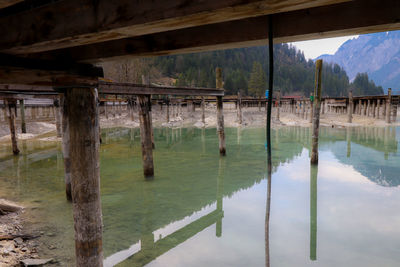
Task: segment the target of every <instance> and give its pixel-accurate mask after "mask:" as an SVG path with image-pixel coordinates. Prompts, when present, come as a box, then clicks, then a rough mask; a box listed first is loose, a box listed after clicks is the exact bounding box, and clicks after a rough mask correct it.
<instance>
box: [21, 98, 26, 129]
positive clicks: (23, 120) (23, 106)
mask: <svg viewBox="0 0 400 267" xmlns="http://www.w3.org/2000/svg"><path fill="white" fill-rule="evenodd" d="M19 109H20V113H21V132H22V133H26V123H25V104H24V100H23V99H21V100H20V101H19Z"/></svg>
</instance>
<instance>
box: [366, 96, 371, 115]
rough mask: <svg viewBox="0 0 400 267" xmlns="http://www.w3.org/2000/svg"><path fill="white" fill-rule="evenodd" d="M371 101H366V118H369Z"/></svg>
mask: <svg viewBox="0 0 400 267" xmlns="http://www.w3.org/2000/svg"><path fill="white" fill-rule="evenodd" d="M370 113H371V100H370V99H368V100H367V117H369V116H370V115H371V114H370Z"/></svg>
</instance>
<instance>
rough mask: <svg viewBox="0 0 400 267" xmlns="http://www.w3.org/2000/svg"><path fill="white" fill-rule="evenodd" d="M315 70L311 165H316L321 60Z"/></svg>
mask: <svg viewBox="0 0 400 267" xmlns="http://www.w3.org/2000/svg"><path fill="white" fill-rule="evenodd" d="M315 65H316V70H315V89H314V95H315V98H314V113H313V124H312V126H313V132H312V150H311V164H318V136H319V116H320V109H321V83H322V81H321V77H322V60H321V59H319V60H317V62H316V64H315Z"/></svg>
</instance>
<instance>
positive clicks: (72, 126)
mask: <svg viewBox="0 0 400 267" xmlns="http://www.w3.org/2000/svg"><path fill="white" fill-rule="evenodd" d="M65 101H66V105H67V110H68V125H69V136H70V159H71V189H72V207H73V217H74V229H75V254H76V266H77V267H83V266H100V267H101V266H103V248H102V232H103V223H102V213H101V203H100V169H99V126H98V123H99V118H98V112H97V108H98V107H97V100H96V96H95V90H94V89H92V88H91V89H88V88H72V89H68V91H67V92H66V94H65Z"/></svg>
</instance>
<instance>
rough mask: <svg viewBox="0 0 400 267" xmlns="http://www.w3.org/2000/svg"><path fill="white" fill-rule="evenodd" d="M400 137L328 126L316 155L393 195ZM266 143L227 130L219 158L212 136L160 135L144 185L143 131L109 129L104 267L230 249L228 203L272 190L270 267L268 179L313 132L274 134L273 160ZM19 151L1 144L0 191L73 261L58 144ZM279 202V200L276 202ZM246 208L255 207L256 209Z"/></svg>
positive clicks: (313, 243) (103, 153) (255, 133)
mask: <svg viewBox="0 0 400 267" xmlns="http://www.w3.org/2000/svg"><path fill="white" fill-rule="evenodd" d="M396 131H397V129H396V128H392V127H387V128H349V129H347V130H346V129H332V128H322V129H321V134H320V150H321V151H322V152H323V151H327V152H329V153H332V155H334V157H335V158H336V159H337V160H338V161H339V162H341V163H343V164H347V165H351V166H352V167H353V168H354V169H355V170H356V171H358V172H359V173H361V174H362V175H364V176H365V177H366V178H368V179H369V180H370V181H372V182H374V183H375V184H377V185H379V186H384V187H394V186H397V185H400V178H399V176H398V167H397V165H398V155H397V154H398V153H397V150H398V148H397V136H396ZM264 136H265V132H264V129H241V128H235V129H226V138H227V149H228V150H229V155H228V156H227V157H226V158H220V157H219V155H218V139H217V136H216V133H215V129H195V128H188V129H182V128H178V129H169V128H163V129H156V130H155V132H154V138H155V142H156V149H155V151H154V159H155V166H156V173H155V175H156V177H155V179H154V181H146V180H145V179H143V176H142V167H141V151H140V133H139V130H138V129H125V128H115V129H105V130H103V132H102V139H103V144H102V146H101V149H100V161H101V165H100V166H101V191H102V207H103V217H104V239H103V243H104V251H105V256H106V259H105V265H106V266H113V265H114V264H119V266H144V265H146V264H150V263H152V262H153V261H157V260H159V258H160V257H161V255H166V254H168V253H167V252H168V251H174V250H176V249H177V248H178V247H179V246H180V245H181V244H184V243H185V244H187V243H190V242H191V240H199V241H198V242H201V240H207V242H206V243H204V244H203V245H204V246H207V245H210V246H211V247H213V246H217V244H220V243H221V242H222V241H218V240H220V239H222V240H223V242H228V243H229V242H233V241H229V240H230V239H232V237H231V236H229V234H228V235H227V236H224V235H226V234H224V233H225V231H227V232H228V233H231V232H229V231H231V228H232V224H233V221H234V219H227V218H226V216H225V209H226V208H225V207H224V206H226V205H227V203H228V207H231V206H232V204H229V203H230V202H231V201H233V199H235V197H236V196H237V195H240V194H242V193H245V192H247V191H248V190H253V188H256V187H257V185H258V184H263V182H266V194H265V195H264V196H265V198H266V199H265V201H266V202H265V209H264V211H263V212H265V223H264V230H263V231H265V233H264V234H265V251H264V252H263V255H264V256H265V265H266V266H270V261H271V260H272V255H273V253H274V250H273V249H272V250H271V244H272V243H270V232H271V229H272V230H273V227H272V226H271V227H272V228H271V227H270V220H271V218H272V217H270V216H271V205H272V207H274V205H275V204H274V203H271V195H272V186H273V185H274V184H275V183H279V182H280V181H279V180H278V179H272V178H273V175H272V174H274V173H276V172H278V170H279V169H280V168H284V167H283V166H285V164H291V163H292V162H294V161H295V160H297V159H300V158H301V157H302V155H303V152H304V150H306V151H307V150H309V148H310V146H311V144H310V129H309V128H301V127H285V128H279V129H277V130H274V131H273V132H272V146H271V148H272V151H273V156H272V157H267V155H266V151H265V144H264ZM21 144H22V145H21V147H22V152H21V156H20V157H12V156H11V157H10V156H9V155H8V153H9V152H10V151H11V150H10V148H9V147H8V146H7V145H2V144H1V145H0V163H1V164H0V171H1V174H0V176H1V179H0V187H1V188H3V190H7V197H9V198H11V199H13V200H17V201H21V202H26V203H28V204H29V205H31V206H33V207H34V208H35V209H34V210H28V213H29V214H33V213H35V214H36V215H35V216H34V217H35V219H34V220H33V222H34V223H37V224H39V225H40V226H41V227H43V228H44V229H51V231H56V232H57V235H56V237H54V236H53V237H51V238H50V237H49V238H48V239H47V241H49V242H53V243H55V244H57V251H51V252H49V254H50V255H52V254H57V253H59V254H62V256H61V261H65V262H70V261H71V258H72V257H73V228H72V217H71V216H72V215H71V212H70V206H69V204H68V203H67V202H66V201H65V200H64V191H63V189H64V185H63V163H62V156H61V153H60V146H59V145H58V144H57V143H54V142H43V141H40V140H36V141H29V142H26V141H25V142H22V143H21ZM265 166H267V168H265ZM309 171H310V180H309V182H310V186H309V188H310V195H309V198H310V217H309V218H310V236H309V239H310V257H309V258H310V260H311V261H315V260H316V259H317V176H318V169H317V168H316V167H311V168H310V169H309ZM265 173H266V174H265ZM265 178H266V179H265ZM3 190H1V191H2V192H4V191H3ZM263 190H264V191H263V192H265V187H264V189H263ZM274 190H275V189H274ZM276 190H278V189H276ZM274 192H275V191H274ZM278 192H279V191H278ZM254 193H256V192H254ZM274 199H275V200H274V201H278V200H277V199H279V196H278V195H275V196H274ZM223 203H224V205H223ZM239 203H241V202H239ZM243 203H245V205H246V208H247V209H250V208H251V205H252V204H251V203H246V200H243ZM247 204H248V205H249V206H247ZM276 204H278V202H276ZM238 212H239V211H237V212H233V214H235V213H238ZM272 215H273V214H272ZM223 218H224V224H223ZM236 220H237V219H236ZM49 225H50V226H49ZM212 225H215V231H214V230H213V236H212V237H211V236H209V235H207V233H209V231H210V229H211V228H212V227H211V226H212ZM223 226H224V228H223ZM225 227H226V228H225ZM223 229H224V230H223ZM271 233H273V231H272V232H271ZM210 242H211V243H210ZM218 249H221V248H219V247H218ZM51 253H52V254H51ZM193 253H194V252H193ZM226 255H229V253H227V254H226ZM226 255H225V256H223V255H221V257H228V256H226ZM263 261H264V260H263ZM205 262H206V261H202V262H199V264H198V266H201V265H202V264H204V263H205ZM215 264H217V265H218V263H217V262H216V263H215ZM215 264H214V263H212V262H211V265H215ZM236 264H237V265H238V266H240V265H241V263H239V262H238V263H236ZM221 265H223V264H221ZM203 266H204V265H203Z"/></svg>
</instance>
